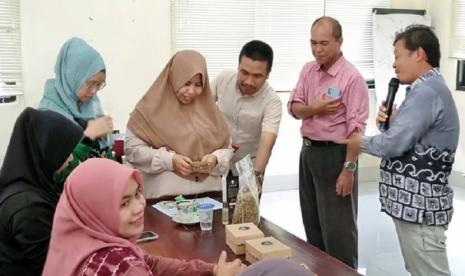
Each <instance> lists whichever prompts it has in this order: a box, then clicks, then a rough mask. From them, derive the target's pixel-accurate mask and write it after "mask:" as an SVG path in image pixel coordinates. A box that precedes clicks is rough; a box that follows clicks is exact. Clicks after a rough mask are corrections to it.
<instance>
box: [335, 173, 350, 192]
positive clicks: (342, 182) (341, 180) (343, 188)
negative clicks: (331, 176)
mask: <svg viewBox="0 0 465 276" xmlns="http://www.w3.org/2000/svg"><path fill="white" fill-rule="evenodd" d="M353 180H354V175H353V174H352V172H351V171H348V170H346V169H342V171H341V173H340V174H339V177H338V178H337V181H336V193H337V195H338V196H342V197H346V196H348V195H350V194H351V193H352V186H353Z"/></svg>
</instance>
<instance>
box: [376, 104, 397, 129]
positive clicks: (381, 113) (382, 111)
mask: <svg viewBox="0 0 465 276" xmlns="http://www.w3.org/2000/svg"><path fill="white" fill-rule="evenodd" d="M396 112H397V105H396V104H394V105H393V106H392V114H391V117H389V124H391V122H392V118H394V114H395V113H396ZM386 120H387V108H386V101H383V103H382V104H381V105H380V106H379V109H378V116H376V126H377V127H379V124H381V123H384V122H386Z"/></svg>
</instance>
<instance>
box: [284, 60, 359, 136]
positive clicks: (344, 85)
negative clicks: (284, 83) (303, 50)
mask: <svg viewBox="0 0 465 276" xmlns="http://www.w3.org/2000/svg"><path fill="white" fill-rule="evenodd" d="M328 87H333V88H338V89H339V90H340V91H341V105H340V107H339V108H338V109H337V111H336V112H334V113H331V114H325V115H314V116H311V117H308V118H306V119H303V120H302V127H301V128H300V132H301V134H302V136H305V137H307V138H310V139H312V140H322V141H336V140H339V139H343V138H346V137H348V136H349V135H350V134H352V132H354V130H358V131H361V132H363V131H364V130H365V126H366V120H367V118H368V87H367V85H366V83H365V80H364V79H363V77H362V75H361V74H360V73H359V72H358V70H357V69H356V68H355V67H354V66H353V65H352V64H351V63H349V62H348V61H347V60H346V59H345V58H344V57H343V56H341V57H340V58H339V59H338V60H337V61H336V63H334V64H333V66H331V68H329V70H328V71H324V70H322V68H321V66H320V65H319V64H318V63H316V62H315V61H311V62H308V63H307V64H305V65H304V67H303V68H302V71H301V72H300V77H299V81H298V82H297V86H296V88H295V89H294V91H292V93H291V96H290V98H289V102H288V111H289V113H290V114H291V115H292V116H293V117H296V116H295V115H294V114H293V113H292V111H291V104H292V103H293V102H300V103H303V104H305V105H310V104H311V103H312V101H314V100H315V99H317V98H318V97H319V95H320V94H321V93H323V92H322V91H326V89H327V88H328Z"/></svg>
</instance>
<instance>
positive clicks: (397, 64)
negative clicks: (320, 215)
mask: <svg viewBox="0 0 465 276" xmlns="http://www.w3.org/2000/svg"><path fill="white" fill-rule="evenodd" d="M394 48H395V49H394V55H395V61H394V64H393V67H394V69H395V72H396V74H397V77H398V79H399V81H400V83H402V84H409V86H408V88H407V94H406V97H405V100H404V102H403V103H402V105H401V106H400V107H399V109H398V110H397V112H396V113H395V116H393V118H392V119H391V121H390V127H389V129H388V130H387V131H386V132H383V133H381V134H379V135H376V136H371V137H366V136H365V137H361V136H358V137H355V138H353V139H349V140H346V141H345V142H344V143H348V146H349V147H353V148H354V149H358V151H360V147H361V149H362V150H363V151H365V152H367V153H369V154H372V155H376V156H379V157H381V158H382V161H381V166H380V178H381V179H380V183H379V192H380V202H381V211H383V212H385V213H386V214H388V215H389V216H391V217H392V219H393V221H394V224H395V227H396V231H397V236H398V238H399V242H400V247H401V250H402V255H403V257H404V262H405V267H406V269H407V270H408V271H409V272H410V273H411V274H412V275H450V270H449V265H448V261H447V252H446V236H445V234H444V232H445V230H446V229H447V225H448V224H449V222H450V221H451V218H452V213H453V207H452V198H453V190H452V188H451V187H450V185H449V184H448V181H447V177H448V176H449V174H450V172H451V169H452V164H453V162H454V154H455V151H456V148H457V144H458V137H459V128H460V126H459V118H458V114H457V109H456V107H455V103H454V100H453V98H452V95H451V92H450V90H449V89H448V88H447V86H446V83H445V81H444V79H443V77H442V76H441V73H440V72H439V59H440V51H439V41H438V39H437V37H436V35H435V34H434V33H433V32H432V30H431V29H430V28H428V27H426V26H420V25H411V26H409V27H407V28H406V29H405V30H404V31H403V32H401V33H398V34H397V35H396V38H395V40H394ZM386 117H387V116H386V114H385V108H384V107H381V108H380V112H379V114H378V118H377V122H378V123H380V122H384V121H386Z"/></svg>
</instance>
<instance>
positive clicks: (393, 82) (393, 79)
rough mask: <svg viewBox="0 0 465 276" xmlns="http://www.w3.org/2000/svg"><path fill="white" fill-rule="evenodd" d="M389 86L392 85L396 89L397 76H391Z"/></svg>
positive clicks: (397, 84)
mask: <svg viewBox="0 0 465 276" xmlns="http://www.w3.org/2000/svg"><path fill="white" fill-rule="evenodd" d="M389 87H392V88H394V89H395V90H397V89H398V88H399V79H398V78H392V79H391V80H390V81H389Z"/></svg>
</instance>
